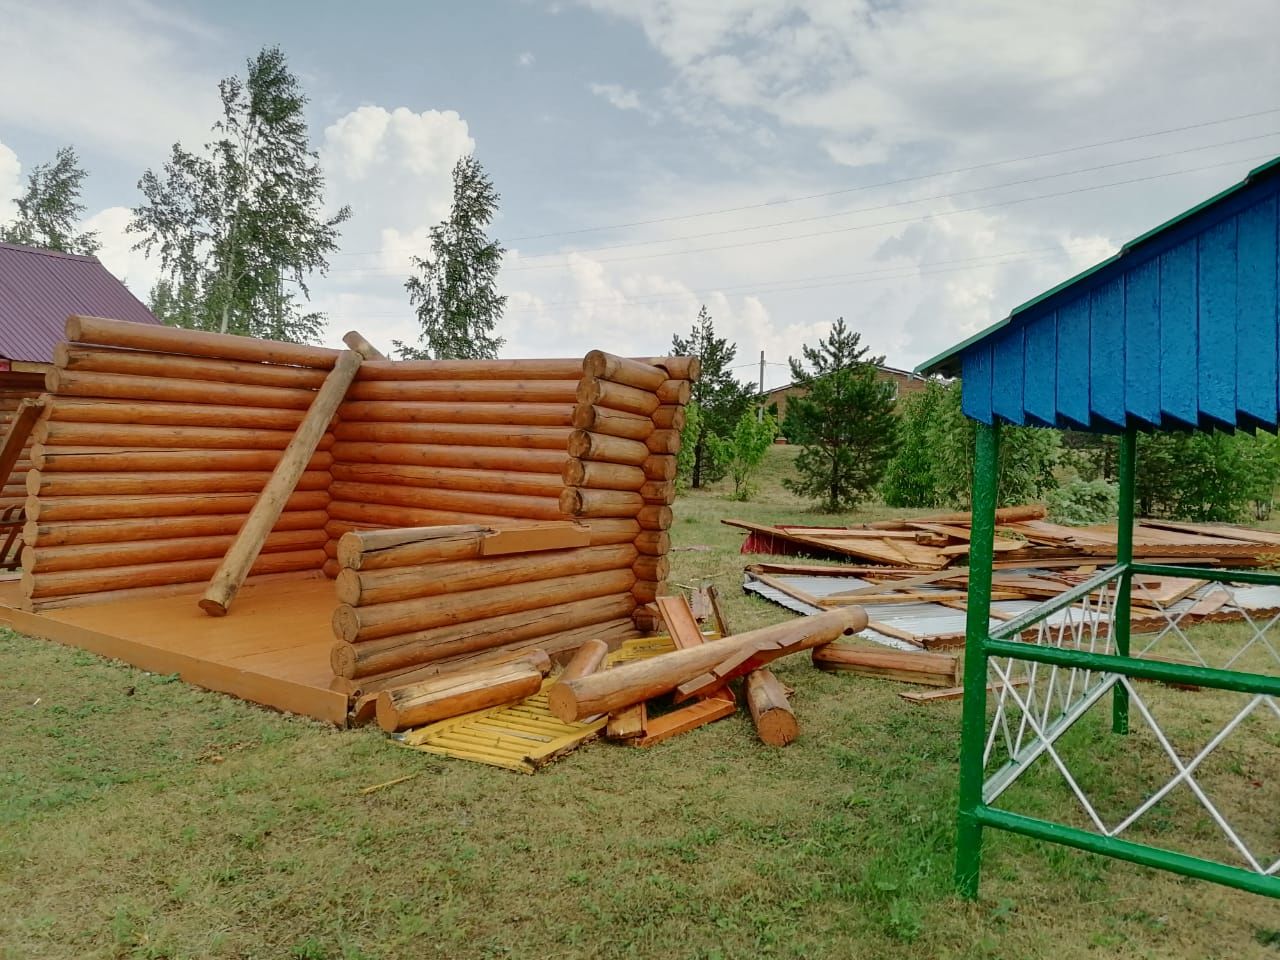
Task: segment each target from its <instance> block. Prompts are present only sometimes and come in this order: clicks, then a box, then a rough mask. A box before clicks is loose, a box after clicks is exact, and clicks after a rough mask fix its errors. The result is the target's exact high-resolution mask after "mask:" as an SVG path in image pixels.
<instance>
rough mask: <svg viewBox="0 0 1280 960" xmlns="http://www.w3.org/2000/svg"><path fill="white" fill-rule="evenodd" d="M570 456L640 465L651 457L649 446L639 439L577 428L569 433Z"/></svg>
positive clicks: (568, 447)
mask: <svg viewBox="0 0 1280 960" xmlns="http://www.w3.org/2000/svg"><path fill="white" fill-rule="evenodd" d="M567 450H568V453H569V456H571V457H576V458H577V459H579V460H594V461H603V462H605V463H622V464H628V465H630V466H633V467H638V466H640V465H641V464H643V463H644V462H645V461H646V460H647V459H649V448H648V447H646V446H645V445H644V444H643V443H640V442H639V441H637V440H627V439H624V438H622V437H609V436H605V435H604V434H602V433H590V432H588V431H586V430H575V431H573V433H571V434H570V435H569V439H568V444H567Z"/></svg>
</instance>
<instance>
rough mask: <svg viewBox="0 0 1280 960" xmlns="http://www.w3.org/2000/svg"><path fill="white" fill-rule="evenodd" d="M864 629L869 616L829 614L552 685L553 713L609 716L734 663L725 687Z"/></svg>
mask: <svg viewBox="0 0 1280 960" xmlns="http://www.w3.org/2000/svg"><path fill="white" fill-rule="evenodd" d="M866 624H867V615H866V613H864V612H863V611H862V610H861V609H860V608H856V607H854V608H847V609H842V610H833V611H831V612H829V613H821V614H818V615H816V616H812V617H805V618H803V619H800V620H795V621H790V622H788V623H782V624H778V625H776V626H772V627H763V628H761V629H759V630H752V631H749V632H747V633H740V634H736V635H734V636H731V637H725V638H723V639H721V640H712V641H710V642H708V643H702V644H698V645H696V646H692V647H688V648H686V649H683V650H675V651H673V652H671V653H664V654H660V655H659V656H656V657H650V658H649V659H647V660H638V661H635V662H633V663H629V664H625V665H623V666H620V667H615V668H614V669H612V670H605V671H603V672H601V673H596V674H592V675H591V676H589V677H583V678H581V679H579V680H572V681H570V682H568V683H558V684H556V685H555V686H554V687H552V688H551V691H550V707H551V711H552V713H554V714H555V715H556V716H557V717H559V718H560V719H561V720H563V721H564V722H566V723H572V722H574V721H577V720H580V719H582V718H583V717H588V716H591V715H593V714H598V713H611V712H613V711H616V710H621V709H622V708H624V707H629V706H632V705H633V704H636V703H641V702H644V701H646V700H650V699H652V698H653V697H657V696H660V695H662V694H664V693H670V692H671V691H672V690H674V689H675V688H676V687H678V686H680V685H681V684H683V683H686V682H688V681H691V680H694V679H696V678H698V677H700V676H702V675H704V674H707V673H708V672H717V673H718V671H716V668H717V667H719V666H720V665H721V664H724V663H725V662H727V661H730V660H734V661H735V662H736V663H737V666H736V667H735V670H734V671H726V673H725V675H723V676H721V677H720V679H721V680H722V681H726V682H727V681H728V680H730V679H732V678H733V676H734V675H738V676H740V675H742V674H744V673H749V672H750V671H751V670H754V669H757V668H759V667H762V666H764V665H765V664H766V663H769V662H771V661H773V660H775V659H777V658H778V657H783V656H786V655H787V654H790V653H796V652H798V651H801V650H807V649H809V648H811V647H817V646H822V645H823V644H828V643H831V641H833V640H835V639H836V638H837V637H839V636H840V635H841V634H844V633H856V632H857V631H859V630H862V629H863V628H865V627H866ZM744 654H746V655H747V656H746V657H745V658H743V655H744ZM740 658H742V659H740Z"/></svg>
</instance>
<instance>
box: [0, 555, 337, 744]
mask: <svg viewBox="0 0 1280 960" xmlns="http://www.w3.org/2000/svg"><path fill="white" fill-rule="evenodd" d="M202 586H203V585H202V584H195V585H193V586H192V591H191V593H189V594H182V595H178V596H171V597H152V598H145V599H133V600H116V601H113V602H110V603H103V604H98V605H94V606H85V607H73V608H69V609H66V610H47V611H45V612H43V613H26V612H23V611H22V610H19V609H16V607H17V605H18V599H19V591H18V583H17V582H16V581H0V623H8V624H9V625H11V626H12V627H13V629H15V630H17V631H19V632H20V633H26V634H30V635H31V636H36V637H43V638H46V639H49V640H56V641H57V642H59V643H65V644H68V645H70V646H74V647H80V648H82V649H85V650H90V651H92V652H94V653H97V654H100V655H102V656H106V657H114V658H116V659H119V660H124V661H125V662H127V663H131V664H133V665H134V666H136V667H141V668H142V669H143V670H150V671H152V672H153V673H176V674H178V675H179V676H181V677H182V679H183V680H185V681H187V682H188V683H193V684H195V685H196V686H200V687H204V688H206V689H208V690H218V691H221V692H222V693H229V694H232V695H233V696H237V697H240V698H242V699H244V700H251V701H253V702H254V703H261V704H264V705H266V706H269V707H275V708H276V709H279V710H287V711H289V712H290V713H299V714H304V715H306V716H311V717H315V718H316V719H318V720H326V721H328V722H330V723H336V724H343V723H345V722H346V717H347V696H346V694H343V693H338V692H336V691H333V690H331V689H330V688H329V684H330V682H331V681H332V680H333V671H332V670H331V669H330V667H329V648H330V647H331V646H332V645H333V630H332V627H331V626H330V618H331V617H332V615H333V608H334V606H335V605H336V604H337V601H336V599H335V598H334V595H333V582H332V581H330V580H328V579H327V578H325V577H324V576H323V575H322V574H319V573H317V574H315V575H307V576H306V577H305V578H299V579H296V580H272V581H270V582H263V583H256V584H247V585H246V586H245V587H243V588H242V589H241V590H240V593H239V595H238V596H237V597H236V601H235V604H234V605H233V606H232V608H231V612H230V613H229V614H228V615H227V616H225V617H210V616H208V615H207V614H205V613H204V612H203V611H201V610H200V608H199V607H198V606H196V601H197V600H198V599H199V597H200V595H201V592H202Z"/></svg>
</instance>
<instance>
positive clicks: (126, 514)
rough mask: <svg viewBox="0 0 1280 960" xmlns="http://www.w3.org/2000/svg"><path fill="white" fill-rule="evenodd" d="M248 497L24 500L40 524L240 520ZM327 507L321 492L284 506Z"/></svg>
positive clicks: (252, 500) (250, 498)
mask: <svg viewBox="0 0 1280 960" xmlns="http://www.w3.org/2000/svg"><path fill="white" fill-rule="evenodd" d="M257 500H258V497H257V495H256V494H252V493H214V494H209V495H208V496H202V497H192V496H188V495H185V494H182V495H174V496H150V497H148V496H138V497H28V498H27V507H26V510H27V519H28V520H39V521H41V522H43V523H52V522H54V521H69V520H125V519H134V518H137V519H143V518H155V517H192V516H199V515H205V514H215V513H233V514H237V515H239V516H241V517H243V516H244V515H245V514H247V513H248V512H249V511H250V510H251V509H253V505H254V504H255V503H256V502H257ZM328 504H329V494H328V493H327V492H326V491H324V490H303V491H300V492H298V493H295V494H293V495H292V496H291V497H289V499H288V500H287V501H286V502H285V509H286V510H323V509H325V507H326V506H327V505H328Z"/></svg>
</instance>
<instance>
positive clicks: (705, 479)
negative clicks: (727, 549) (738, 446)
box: [671, 304, 753, 487]
mask: <svg viewBox="0 0 1280 960" xmlns="http://www.w3.org/2000/svg"><path fill="white" fill-rule="evenodd" d="M671 352H672V353H673V354H675V355H676V356H680V357H697V358H698V359H699V360H700V361H702V373H701V374H700V375H699V376H698V379H697V380H695V381H694V383H693V399H692V402H693V403H696V404H697V405H698V409H699V411H700V412H701V417H700V418H699V423H698V430H697V432H696V433H694V434H691V435H690V440H691V442H692V452H691V455H690V459H689V461H688V462H689V474H688V482H689V485H690V486H693V487H701V486H704V485H705V484H708V483H714V482H715V481H717V480H719V479H720V478H721V477H723V476H724V475H725V469H726V464H725V463H724V461H723V460H721V459H720V458H718V457H717V456H716V453H717V449H718V448H716V447H715V446H714V445H713V444H712V442H711V441H710V440H709V439H708V438H709V437H720V438H722V439H724V438H727V437H728V436H729V435H730V434H731V433H732V432H733V428H734V424H736V423H737V422H738V418H739V417H741V416H742V414H743V412H745V411H746V410H747V408H748V407H750V405H751V397H752V393H753V391H752V389H751V387H750V386H748V385H747V384H744V383H742V382H741V381H739V380H737V379H735V378H734V376H733V373H732V372H731V371H730V369H729V368H730V366H731V365H732V364H733V359H734V357H735V356H737V353H738V347H737V345H736V344H733V343H730V342H729V341H728V339H727V338H725V337H717V336H716V333H715V325H714V323H713V322H712V319H711V314H710V313H708V312H707V307H706V305H705V304H703V307H702V309H701V310H699V311H698V317H697V319H696V320H695V321H694V323H693V328H692V330H690V332H689V336H688V337H687V338H685V337H681V336H680V335H679V334H676V335H674V336H673V337H672V338H671ZM686 430H687V428H686Z"/></svg>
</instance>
